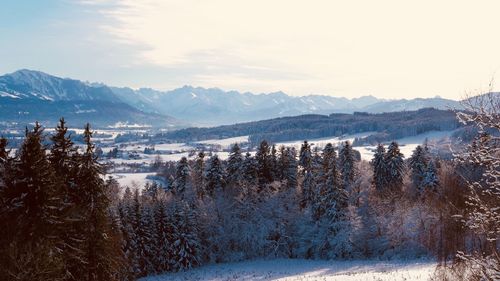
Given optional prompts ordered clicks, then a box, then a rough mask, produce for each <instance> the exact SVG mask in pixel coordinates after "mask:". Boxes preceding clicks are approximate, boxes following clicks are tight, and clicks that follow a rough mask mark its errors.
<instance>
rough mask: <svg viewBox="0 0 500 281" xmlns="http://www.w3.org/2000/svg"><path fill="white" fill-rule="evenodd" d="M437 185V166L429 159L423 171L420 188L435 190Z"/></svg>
mask: <svg viewBox="0 0 500 281" xmlns="http://www.w3.org/2000/svg"><path fill="white" fill-rule="evenodd" d="M438 186H439V178H438V175H437V168H436V165H435V164H434V161H429V164H428V165H427V170H426V171H425V173H424V176H423V180H422V188H423V190H422V191H424V190H430V191H434V192H435V191H437V188H438Z"/></svg>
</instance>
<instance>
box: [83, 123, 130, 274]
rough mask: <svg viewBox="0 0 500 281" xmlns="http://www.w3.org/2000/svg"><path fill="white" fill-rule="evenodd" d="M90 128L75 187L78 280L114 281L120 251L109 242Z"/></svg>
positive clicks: (103, 194)
mask: <svg viewBox="0 0 500 281" xmlns="http://www.w3.org/2000/svg"><path fill="white" fill-rule="evenodd" d="M91 138H92V131H91V130H90V125H89V124H87V125H86V126H85V130H84V133H83V139H84V143H85V150H84V153H83V154H82V155H81V156H80V159H79V163H78V173H77V179H76V185H77V189H78V197H79V200H80V201H79V202H80V206H81V207H82V208H81V211H82V218H83V219H82V224H81V227H80V229H82V230H83V231H82V235H83V245H84V246H83V248H82V251H83V257H84V262H83V263H82V264H81V272H80V273H79V274H77V275H75V276H78V278H79V279H80V280H88V281H91V280H96V281H97V280H113V278H116V272H117V271H118V268H117V267H119V266H120V265H119V257H116V256H114V255H113V253H114V252H115V251H116V249H118V248H119V247H120V245H119V244H117V243H116V241H113V240H112V239H110V232H111V229H112V223H111V221H110V219H109V217H108V214H109V213H108V211H109V206H110V200H109V198H108V196H107V194H108V193H107V190H106V184H105V183H104V180H103V178H102V175H103V169H102V167H101V165H100V164H99V162H98V161H97V157H96V156H95V154H94V144H93V143H92V141H91Z"/></svg>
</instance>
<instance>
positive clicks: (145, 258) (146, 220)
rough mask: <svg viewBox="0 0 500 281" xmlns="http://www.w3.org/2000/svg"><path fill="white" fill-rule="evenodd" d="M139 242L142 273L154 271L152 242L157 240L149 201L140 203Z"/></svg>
mask: <svg viewBox="0 0 500 281" xmlns="http://www.w3.org/2000/svg"><path fill="white" fill-rule="evenodd" d="M140 220H141V221H140V233H139V238H140V240H141V241H140V244H141V257H140V264H141V267H142V268H141V270H142V274H143V275H144V276H147V275H150V274H153V273H155V272H156V268H155V264H154V260H155V258H156V251H155V247H154V245H155V244H154V243H155V241H156V240H157V237H156V232H155V225H154V219H153V210H152V206H151V204H149V203H146V202H143V203H142V204H141V218H140Z"/></svg>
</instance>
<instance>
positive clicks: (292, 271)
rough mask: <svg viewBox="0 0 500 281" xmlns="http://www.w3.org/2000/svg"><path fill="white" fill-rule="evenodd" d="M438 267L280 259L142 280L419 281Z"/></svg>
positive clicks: (431, 264) (426, 263)
mask: <svg viewBox="0 0 500 281" xmlns="http://www.w3.org/2000/svg"><path fill="white" fill-rule="evenodd" d="M435 267H436V264H435V263H434V262H430V261H420V260H417V261H391V262H381V261H317V260H316V261H315V260H300V259H296V260H289V259H277V260H258V261H247V262H239V263H228V264H219V265H209V266H204V267H201V268H196V269H192V270H189V271H186V272H180V273H168V274H164V275H158V276H151V277H146V278H143V279H141V280H142V281H173V280H179V281H180V280H192V281H196V280H200V281H201V280H213V281H215V280H220V281H223V280H224V281H225V280H290V281H291V280H297V281H298V280H301V281H307V280H330V281H368V280H378V281H398V280H401V281H402V280H406V281H413V280H414V281H417V280H429V279H430V277H431V275H432V273H433V272H434V269H435Z"/></svg>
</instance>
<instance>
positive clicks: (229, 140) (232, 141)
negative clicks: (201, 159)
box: [197, 136, 248, 148]
mask: <svg viewBox="0 0 500 281" xmlns="http://www.w3.org/2000/svg"><path fill="white" fill-rule="evenodd" d="M247 142H248V136H241V137H235V138H227V139H213V140H204V141H199V142H197V143H200V144H215V145H220V146H221V147H222V148H230V146H231V145H233V144H235V143H238V144H240V143H247Z"/></svg>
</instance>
